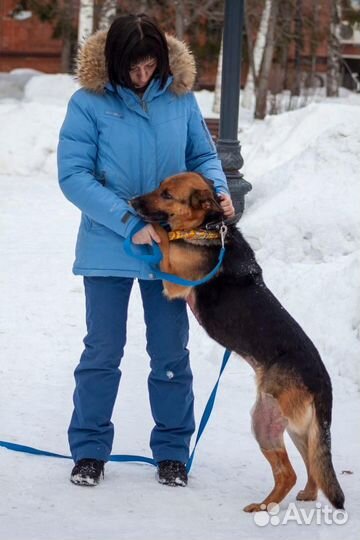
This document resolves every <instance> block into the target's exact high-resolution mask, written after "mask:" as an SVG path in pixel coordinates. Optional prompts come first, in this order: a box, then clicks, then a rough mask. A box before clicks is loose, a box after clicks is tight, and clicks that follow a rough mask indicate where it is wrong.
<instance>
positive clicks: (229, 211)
mask: <svg viewBox="0 0 360 540" xmlns="http://www.w3.org/2000/svg"><path fill="white" fill-rule="evenodd" d="M218 197H219V199H220V206H221V208H222V209H223V211H224V214H225V217H227V218H230V217H233V216H234V215H235V208H234V206H233V203H232V200H231V197H230V195H228V194H227V193H219V194H218Z"/></svg>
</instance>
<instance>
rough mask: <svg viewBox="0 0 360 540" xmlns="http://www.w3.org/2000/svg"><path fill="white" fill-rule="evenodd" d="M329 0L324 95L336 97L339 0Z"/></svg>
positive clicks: (338, 74) (338, 70)
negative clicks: (328, 29)
mask: <svg viewBox="0 0 360 540" xmlns="http://www.w3.org/2000/svg"><path fill="white" fill-rule="evenodd" d="M330 2H331V6H330V7H331V21H330V32H329V43H328V63H327V77H326V95H327V96H328V97H337V96H338V95H339V82H340V43H339V39H338V37H337V35H336V27H337V25H338V24H339V20H340V17H339V0H330Z"/></svg>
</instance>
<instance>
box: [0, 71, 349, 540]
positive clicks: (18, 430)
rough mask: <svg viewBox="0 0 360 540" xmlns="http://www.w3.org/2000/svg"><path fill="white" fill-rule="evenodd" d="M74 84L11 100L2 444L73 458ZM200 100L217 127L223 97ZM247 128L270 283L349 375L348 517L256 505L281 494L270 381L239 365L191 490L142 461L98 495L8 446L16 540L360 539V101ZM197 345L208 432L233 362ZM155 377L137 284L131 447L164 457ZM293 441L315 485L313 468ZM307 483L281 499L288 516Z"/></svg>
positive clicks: (47, 79) (335, 376) (338, 463)
mask: <svg viewBox="0 0 360 540" xmlns="http://www.w3.org/2000/svg"><path fill="white" fill-rule="evenodd" d="M75 89H76V83H74V81H73V80H72V79H71V78H70V77H66V76H63V75H52V76H45V75H39V74H36V76H35V74H34V76H33V77H31V78H30V80H29V82H28V83H27V84H26V86H25V88H24V92H23V96H24V97H23V98H22V99H18V98H16V96H14V95H10V96H9V95H7V96H4V97H3V99H0V123H1V126H2V127H3V129H2V130H1V133H0V201H1V202H0V205H1V212H0V230H1V235H0V252H1V261H2V264H1V265H0V295H1V298H2V301H1V308H0V350H1V360H2V361H1V367H0V373H1V377H0V396H1V407H0V411H1V412H0V425H1V429H0V439H1V440H6V441H13V442H17V443H19V444H26V445H31V446H35V447H37V448H43V449H46V450H49V451H53V452H58V453H64V454H68V448H67V437H66V430H67V425H68V422H69V417H70V414H71V410H72V391H73V375H72V373H73V369H74V368H75V366H76V363H77V361H78V358H79V356H80V353H81V350H82V342H81V340H82V337H83V335H84V334H85V325H84V301H83V292H82V282H81V278H79V277H75V276H73V275H72V274H71V265H72V259H73V252H74V243H75V238H76V232H77V226H78V223H79V213H78V211H77V210H76V208H74V207H72V206H71V205H70V204H69V203H68V202H67V201H66V200H65V199H64V197H63V195H62V194H61V192H60V190H59V188H58V186H57V178H56V160H55V152H56V143H57V135H58V130H59V127H60V124H61V121H62V119H63V117H64V114H65V109H66V100H67V99H68V97H69V95H70V94H71V92H73V91H74V90H75ZM198 97H199V102H200V105H201V107H202V110H203V111H204V113H205V115H206V116H207V112H208V111H209V110H210V109H211V100H212V94H211V93H209V92H207V93H206V94H204V93H203V92H200V93H199V94H198ZM242 119H244V121H242ZM240 122H241V124H240V125H241V130H240V139H241V144H242V152H243V156H244V159H245V166H244V169H243V172H244V173H245V177H246V179H248V180H249V181H250V182H251V183H252V185H253V190H252V192H250V194H249V195H248V196H247V200H246V204H247V208H246V212H245V215H244V217H243V218H242V220H241V229H242V231H243V233H244V234H245V236H246V237H247V238H248V240H249V241H250V242H251V244H252V246H253V247H254V249H255V250H256V253H257V257H258V259H259V261H260V262H261V264H262V266H263V269H264V275H265V279H266V281H267V283H268V285H269V286H270V287H271V288H272V290H273V291H274V292H275V294H276V295H277V296H278V297H279V299H280V300H281V301H282V302H283V304H284V306H285V307H286V308H287V309H289V311H290V312H291V313H292V314H293V315H294V316H295V318H296V319H297V320H298V321H299V323H300V324H301V325H302V326H303V327H304V329H305V330H306V332H307V333H308V334H309V335H310V337H311V338H312V339H313V340H314V342H315V343H316V345H317V347H318V349H319V350H320V352H321V355H322V357H323V359H324V362H325V364H326V366H327V368H328V370H329V373H330V375H331V377H332V381H333V387H334V413H333V428H332V434H333V457H334V464H335V468H336V471H337V473H338V475H339V480H340V482H341V485H342V487H343V489H344V492H345V495H346V501H347V502H346V508H347V511H348V515H349V520H348V522H347V523H346V524H344V525H336V524H332V525H326V524H325V523H324V521H322V524H321V525H316V522H315V521H313V522H312V524H311V525H301V524H298V523H296V522H294V521H292V522H288V523H287V524H286V525H281V524H279V525H271V524H269V525H267V526H266V527H261V526H260V525H257V524H256V523H255V521H254V516H252V515H249V514H245V513H244V512H243V511H242V508H243V507H244V506H245V505H246V504H248V503H250V502H253V501H259V500H260V497H262V496H263V495H265V494H266V492H267V491H268V490H270V488H271V486H272V478H271V472H270V468H269V466H268V464H267V463H266V462H265V460H264V458H263V456H262V454H261V452H260V450H259V449H258V447H257V443H256V442H255V439H254V438H253V436H252V434H251V428H250V417H249V410H250V408H251V406H252V404H253V402H254V399H255V384H254V377H253V373H252V371H251V369H250V368H249V367H248V365H247V364H246V363H245V362H243V361H242V360H240V359H239V358H237V357H235V356H234V357H231V358H230V361H229V364H228V367H227V368H226V370H225V372H224V375H223V377H222V379H221V383H220V387H219V391H218V397H217V401H216V404H215V407H214V411H213V414H212V416H211V419H210V422H209V424H208V427H207V429H206V431H205V433H204V435H203V438H202V439H201V442H200V444H199V446H198V449H197V453H196V455H195V459H194V464H193V468H192V471H191V475H190V481H189V485H188V487H187V488H185V489H183V488H167V487H164V486H161V485H160V484H158V483H157V482H156V481H155V469H154V468H153V467H152V466H150V465H144V464H133V463H132V464H119V463H109V464H107V465H106V471H105V480H104V482H102V483H101V484H100V485H99V486H97V487H96V488H81V487H77V486H73V485H72V484H71V483H70V482H69V473H70V468H71V461H70V460H65V459H54V458H46V457H37V456H30V455H26V454H21V453H15V452H11V451H8V450H5V449H2V448H0V460H1V461H0V462H1V466H0V485H1V486H2V504H1V508H0V540H25V539H26V540H45V539H46V540H102V539H106V540H119V539H124V540H132V539H134V540H135V539H136V540H144V539H145V538H149V539H150V540H152V539H153V538H156V539H157V540H184V539H197V540H205V539H208V538H209V539H214V540H231V539H234V540H235V539H244V540H248V539H254V540H255V539H258V538H259V539H260V538H263V537H264V536H265V535H266V537H269V538H277V539H278V538H279V539H285V538H286V539H292V538H294V539H299V538H314V537H316V538H318V539H325V538H327V539H336V538H338V537H339V536H340V535H341V536H342V538H343V539H344V540H353V539H355V538H357V537H358V531H359V521H360V520H359V499H360V496H359V490H358V482H357V474H359V455H360V437H359V429H358V423H359V413H360V400H359V384H360V370H359V363H358V358H359V353H360V343H359V341H360V309H359V277H360V276H359V259H360V249H359V243H360V223H359V222H360V216H359V214H360V213H359V211H358V202H359V199H360V197H359V195H360V193H359V191H360V184H359V172H358V171H359V170H360V152H359V150H360V135H359V123H360V97H359V96H358V95H355V94H349V95H344V97H342V98H340V99H338V100H336V99H332V100H326V99H322V100H321V101H319V102H318V103H313V104H311V105H309V106H308V107H306V108H303V109H300V110H297V111H293V112H288V113H284V114H282V115H280V116H272V117H268V118H267V119H266V120H265V121H264V122H260V121H252V120H251V119H250V115H249V113H248V111H244V110H243V109H241V110H240ZM190 350H191V356H192V367H193V372H194V389H195V396H196V404H195V409H196V418H197V421H199V418H200V416H201V414H202V411H203V409H204V406H205V404H206V401H207V399H208V396H209V394H210V392H211V390H212V388H213V385H214V384H215V381H216V378H217V376H218V370H219V368H220V364H221V359H222V355H223V350H222V349H221V347H219V346H218V345H217V344H216V343H214V342H213V341H211V340H210V339H209V338H208V337H207V336H206V334H205V333H204V331H203V330H202V329H201V328H199V326H198V324H197V323H196V321H195V320H194V319H193V318H192V316H191V339H190ZM148 366H149V359H148V357H147V355H146V352H145V328H144V323H143V321H142V307H141V299H140V294H139V291H138V288H137V286H136V285H135V286H134V290H133V295H132V298H131V305H130V309H129V324H128V343H127V346H126V351H125V357H124V359H123V361H122V371H123V375H124V376H123V379H122V382H121V387H120V392H119V396H118V400H117V403H116V408H115V411H114V417H113V420H114V423H115V428H116V435H115V443H114V449H113V451H114V453H121V454H139V455H145V456H150V452H149V448H148V438H149V433H150V430H151V427H152V419H151V414H150V410H149V404H148V397H147V375H148V369H149V367H148ZM287 446H288V448H289V453H290V456H291V459H292V462H293V464H294V467H295V469H296V472H297V474H298V483H297V486H296V488H297V489H300V488H301V487H303V484H304V482H305V471H304V466H303V464H302V461H301V458H300V457H299V455H298V453H297V452H296V451H295V450H294V448H293V447H292V446H291V443H290V442H288V444H287ZM342 471H348V472H351V473H353V474H348V473H344V474H341V472H342ZM297 489H293V490H292V492H291V493H290V494H289V495H288V497H287V498H286V499H285V501H283V503H282V504H281V510H280V513H279V514H278V515H279V517H280V520H281V519H282V518H283V517H284V515H285V513H286V509H287V507H288V505H289V504H290V503H294V502H295V496H296V492H297ZM319 501H320V502H321V503H322V504H323V505H325V504H326V500H325V498H324V497H320V499H319ZM296 505H297V508H299V509H303V510H304V511H306V512H310V511H311V510H313V509H314V508H317V507H316V506H315V504H314V503H296ZM260 521H261V520H258V523H259V524H260ZM273 523H274V522H273Z"/></svg>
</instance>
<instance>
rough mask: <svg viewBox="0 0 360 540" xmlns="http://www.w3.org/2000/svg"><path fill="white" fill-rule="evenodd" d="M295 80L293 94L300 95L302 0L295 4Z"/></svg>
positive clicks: (302, 40)
mask: <svg viewBox="0 0 360 540" xmlns="http://www.w3.org/2000/svg"><path fill="white" fill-rule="evenodd" d="M294 41H295V81H294V84H293V86H292V88H291V94H292V95H293V96H300V92H301V55H302V50H303V45H304V39H303V13H302V0H296V4H295V36H294Z"/></svg>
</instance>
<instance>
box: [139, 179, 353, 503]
mask: <svg viewBox="0 0 360 540" xmlns="http://www.w3.org/2000/svg"><path fill="white" fill-rule="evenodd" d="M130 204H131V206H132V207H133V208H134V209H135V210H136V211H137V213H138V214H139V215H140V216H141V217H142V218H143V219H144V220H145V221H147V222H149V223H152V224H153V225H154V227H155V230H156V232H157V233H158V235H159V237H160V244H159V245H160V249H161V251H162V254H163V260H162V262H161V264H160V268H161V270H162V271H163V272H168V273H170V274H176V275H178V276H180V277H182V278H185V279H187V280H199V279H201V278H203V277H204V276H205V275H206V274H207V273H209V272H210V271H211V270H212V268H214V267H215V265H216V263H217V260H218V255H219V251H220V248H221V238H220V234H219V233H217V231H216V229H217V228H219V227H218V224H221V223H222V222H223V220H224V215H223V211H222V208H221V206H220V204H219V200H218V198H217V196H216V193H215V191H214V188H213V183H212V182H211V181H209V180H207V179H205V178H203V177H202V176H201V175H199V174H197V173H193V172H188V173H181V174H178V175H175V176H171V177H169V178H167V179H166V180H164V181H163V182H162V183H161V185H160V187H159V188H158V189H156V190H155V191H153V192H151V193H149V194H146V195H143V196H140V197H136V198H134V199H132V200H131V201H130ZM214 224H215V227H214ZM212 228H215V231H214V230H210V231H209V232H208V229H212ZM166 229H168V230H166ZM210 233H211V234H210ZM224 242H225V250H226V251H225V256H224V259H223V262H222V265H221V268H220V270H219V272H218V273H217V275H216V276H215V277H213V278H212V279H211V280H210V281H208V282H206V283H204V284H201V285H198V286H197V287H192V286H183V285H178V284H174V283H171V282H168V281H164V293H165V295H166V296H167V297H168V298H169V299H173V298H184V299H186V300H188V302H189V304H190V306H191V308H192V309H193V311H194V313H195V315H196V317H197V318H198V320H199V322H200V324H201V325H202V326H203V327H204V329H205V330H206V332H207V333H208V334H209V336H210V337H211V338H213V339H214V340H215V341H217V342H218V343H219V344H220V345H222V346H223V347H225V348H227V349H229V350H231V351H234V352H236V353H237V354H238V355H240V356H241V357H242V358H244V359H245V360H246V361H247V362H248V363H249V364H250V366H251V367H252V368H253V369H254V371H255V375H256V384H257V399H256V403H255V405H254V408H253V410H252V428H253V432H254V434H255V437H256V440H257V442H258V444H259V446H260V449H261V451H262V453H263V454H264V456H265V458H266V459H267V460H268V462H269V463H270V466H271V468H272V472H273V476H274V482H275V485H274V488H273V489H272V491H271V492H270V493H269V494H268V495H267V496H266V497H265V498H264V499H263V500H262V501H261V502H260V503H251V504H249V505H247V506H246V507H245V508H244V510H245V512H256V511H260V510H263V509H264V508H266V507H267V505H268V504H270V503H277V504H279V503H280V502H281V501H282V500H283V499H284V497H285V496H286V495H287V494H288V493H289V492H290V490H291V489H292V487H293V486H294V485H295V482H296V474H295V472H294V469H293V467H292V465H291V463H290V460H289V457H288V454H287V451H286V448H285V445H284V431H285V430H286V431H287V432H288V434H289V435H290V437H291V439H292V440H293V442H294V444H295V446H296V448H297V449H298V451H299V452H300V454H301V456H302V458H303V460H304V462H305V466H306V469H307V475H308V478H307V483H306V485H305V487H304V489H303V490H301V491H300V492H299V493H298V494H297V497H296V498H297V500H300V501H313V500H316V498H317V493H318V489H319V488H320V489H321V490H322V491H323V493H324V494H325V495H326V497H327V498H328V499H329V501H330V502H331V504H332V505H333V506H334V507H335V508H338V509H343V508H344V501H345V498H344V494H343V491H342V489H341V487H340V485H339V482H338V480H337V477H336V473H335V470H334V467H333V463H332V457H331V444H330V443H331V435H330V425H331V411H332V387H331V381H330V377H329V375H328V373H327V371H326V368H325V366H324V364H323V362H322V360H321V358H320V355H319V353H318V351H317V349H316V348H315V346H314V344H313V343H312V342H311V340H310V339H309V337H308V336H307V335H306V334H305V332H304V331H303V330H302V328H301V327H300V326H299V324H298V323H297V322H296V321H295V320H294V319H293V318H292V317H291V315H290V314H289V313H288V312H287V311H286V310H285V308H284V307H283V306H282V305H281V304H280V302H279V301H278V300H277V299H276V298H275V296H274V295H273V294H272V292H271V291H270V290H269V289H268V288H267V286H266V285H265V283H264V280H263V277H262V271H261V268H260V266H259V264H258V263H257V261H256V258H255V255H254V252H253V250H252V248H251V247H250V245H249V244H248V243H247V241H246V240H245V239H244V237H243V236H242V234H241V232H240V231H239V230H238V228H237V227H236V225H235V224H229V225H228V226H227V233H226V236H225V241H224Z"/></svg>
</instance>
